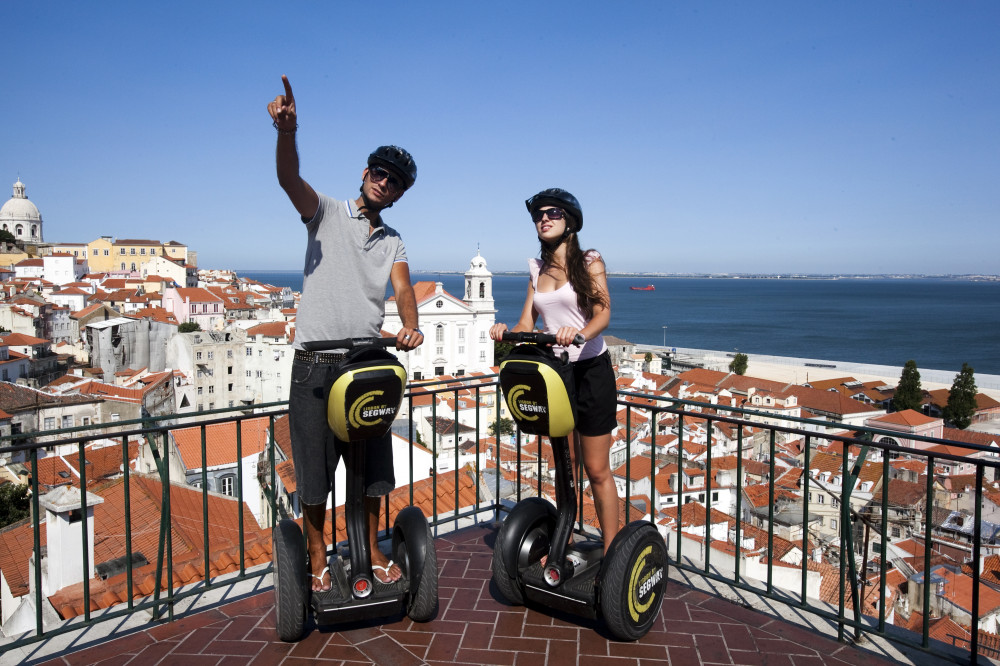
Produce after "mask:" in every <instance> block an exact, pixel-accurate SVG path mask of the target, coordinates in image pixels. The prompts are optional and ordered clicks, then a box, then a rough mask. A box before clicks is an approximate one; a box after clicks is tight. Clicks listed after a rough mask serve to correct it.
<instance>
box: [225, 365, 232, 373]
mask: <svg viewBox="0 0 1000 666" xmlns="http://www.w3.org/2000/svg"><path fill="white" fill-rule="evenodd" d="M226 374H227V375H231V374H233V366H229V367H228V368H227V372H226Z"/></svg>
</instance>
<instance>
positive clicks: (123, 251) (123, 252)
mask: <svg viewBox="0 0 1000 666" xmlns="http://www.w3.org/2000/svg"><path fill="white" fill-rule="evenodd" d="M119 254H125V248H122V249H121V252H120V253H119ZM124 265H125V264H122V266H124Z"/></svg>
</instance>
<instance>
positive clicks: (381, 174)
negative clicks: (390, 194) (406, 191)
mask: <svg viewBox="0 0 1000 666" xmlns="http://www.w3.org/2000/svg"><path fill="white" fill-rule="evenodd" d="M368 178H370V179H371V181H372V182H373V183H381V182H382V181H383V180H386V179H388V180H389V187H390V188H391V189H393V190H395V191H396V192H399V191H400V190H402V189H403V183H402V182H401V181H400V180H399V178H396V177H395V176H393V175H392V174H391V173H389V172H388V171H386V170H385V169H383V168H382V167H380V166H372V167H368Z"/></svg>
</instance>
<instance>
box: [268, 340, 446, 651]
mask: <svg viewBox="0 0 1000 666" xmlns="http://www.w3.org/2000/svg"><path fill="white" fill-rule="evenodd" d="M395 342H396V339H395V338H354V339H347V340H329V341H324V342H311V343H306V344H304V345H303V347H305V348H306V350H307V351H317V350H323V349H347V350H348V351H347V353H346V354H345V355H344V360H343V362H342V363H341V365H340V367H339V368H338V369H337V372H336V373H335V374H334V378H333V381H332V383H331V385H330V387H329V397H328V399H327V421H328V423H329V425H330V428H331V430H333V433H334V434H335V435H336V436H337V438H338V439H340V440H341V441H344V442H348V443H349V445H348V446H347V450H346V452H345V455H344V464H345V467H346V470H347V500H346V507H347V508H346V514H347V515H346V518H347V544H348V545H347V551H348V552H347V558H346V559H345V553H344V552H343V550H341V551H339V552H335V553H334V554H333V556H332V557H331V558H330V561H329V562H328V564H329V569H330V581H331V583H332V587H331V589H330V590H329V591H326V592H315V591H313V590H312V589H311V587H312V586H311V585H310V584H309V583H308V582H307V581H308V578H309V576H308V575H307V574H308V573H309V571H310V568H309V562H308V554H307V551H306V547H305V540H304V538H303V535H302V530H301V528H300V527H299V525H298V523H296V522H295V521H294V520H291V519H288V518H286V519H283V520H281V521H280V522H279V523H278V524H277V525H276V526H275V527H274V529H273V530H272V533H271V539H272V545H273V550H272V556H273V559H274V594H275V602H276V604H275V608H276V610H275V612H276V615H277V618H276V625H277V627H276V628H277V632H278V636H279V638H281V640H283V641H297V640H298V639H299V638H301V636H302V634H303V631H304V628H305V622H306V618H307V615H308V612H309V610H310V609H311V610H312V612H313V614H314V617H315V620H316V624H333V623H339V622H348V621H355V620H361V619H368V618H375V617H387V616H390V615H395V614H398V613H403V612H405V613H406V615H407V616H409V617H410V619H412V620H415V621H417V622H426V621H427V620H430V619H431V618H432V617H433V616H434V614H435V612H436V610H437V601H438V572H437V553H436V552H435V550H434V539H433V537H432V536H431V530H430V525H429V524H428V522H427V519H426V518H424V514H423V512H421V511H420V509H418V508H417V507H415V506H410V507H407V508H405V509H403V510H402V511H400V512H399V513H398V514H397V516H396V520H395V523H394V524H393V530H392V550H391V553H390V555H389V556H390V559H392V560H394V561H395V562H396V563H397V564H398V565H399V567H400V568H401V569H402V570H403V575H402V577H401V578H400V579H399V580H398V581H396V582H394V583H383V582H381V581H379V580H378V579H376V578H375V577H374V576H372V573H371V553H370V552H369V550H368V539H367V538H366V528H365V522H366V520H367V518H366V514H365V494H364V490H365V489H364V477H365V456H364V446H365V442H366V440H369V439H371V438H374V437H381V436H383V435H384V434H385V433H386V432H387V431H388V430H389V428H390V427H391V425H392V421H393V418H395V416H396V412H397V411H398V410H399V405H400V403H401V401H402V398H403V392H404V390H405V387H406V371H405V370H404V369H403V366H402V365H401V364H400V363H399V361H398V360H396V358H395V357H394V356H393V355H392V354H390V353H389V352H387V351H386V350H385V347H387V346H389V345H392V344H395ZM307 462H308V461H296V463H297V464H306V463H307ZM335 550H336V549H335Z"/></svg>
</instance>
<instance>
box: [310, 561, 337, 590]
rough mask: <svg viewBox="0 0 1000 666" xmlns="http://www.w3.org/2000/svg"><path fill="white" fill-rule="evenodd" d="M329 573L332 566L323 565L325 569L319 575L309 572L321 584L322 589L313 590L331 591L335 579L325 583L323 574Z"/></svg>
mask: <svg viewBox="0 0 1000 666" xmlns="http://www.w3.org/2000/svg"><path fill="white" fill-rule="evenodd" d="M328 573H330V567H323V570H322V571H320V572H319V575H318V576H317V575H316V574H309V575H310V576H312V577H313V578H315V579H316V580H318V581H319V585H320V589H318V590H313V592H329V591H330V590H332V589H333V580H331V581H330V584H329V585H323V576H325V575H327V574H328ZM310 587H311V586H310Z"/></svg>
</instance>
